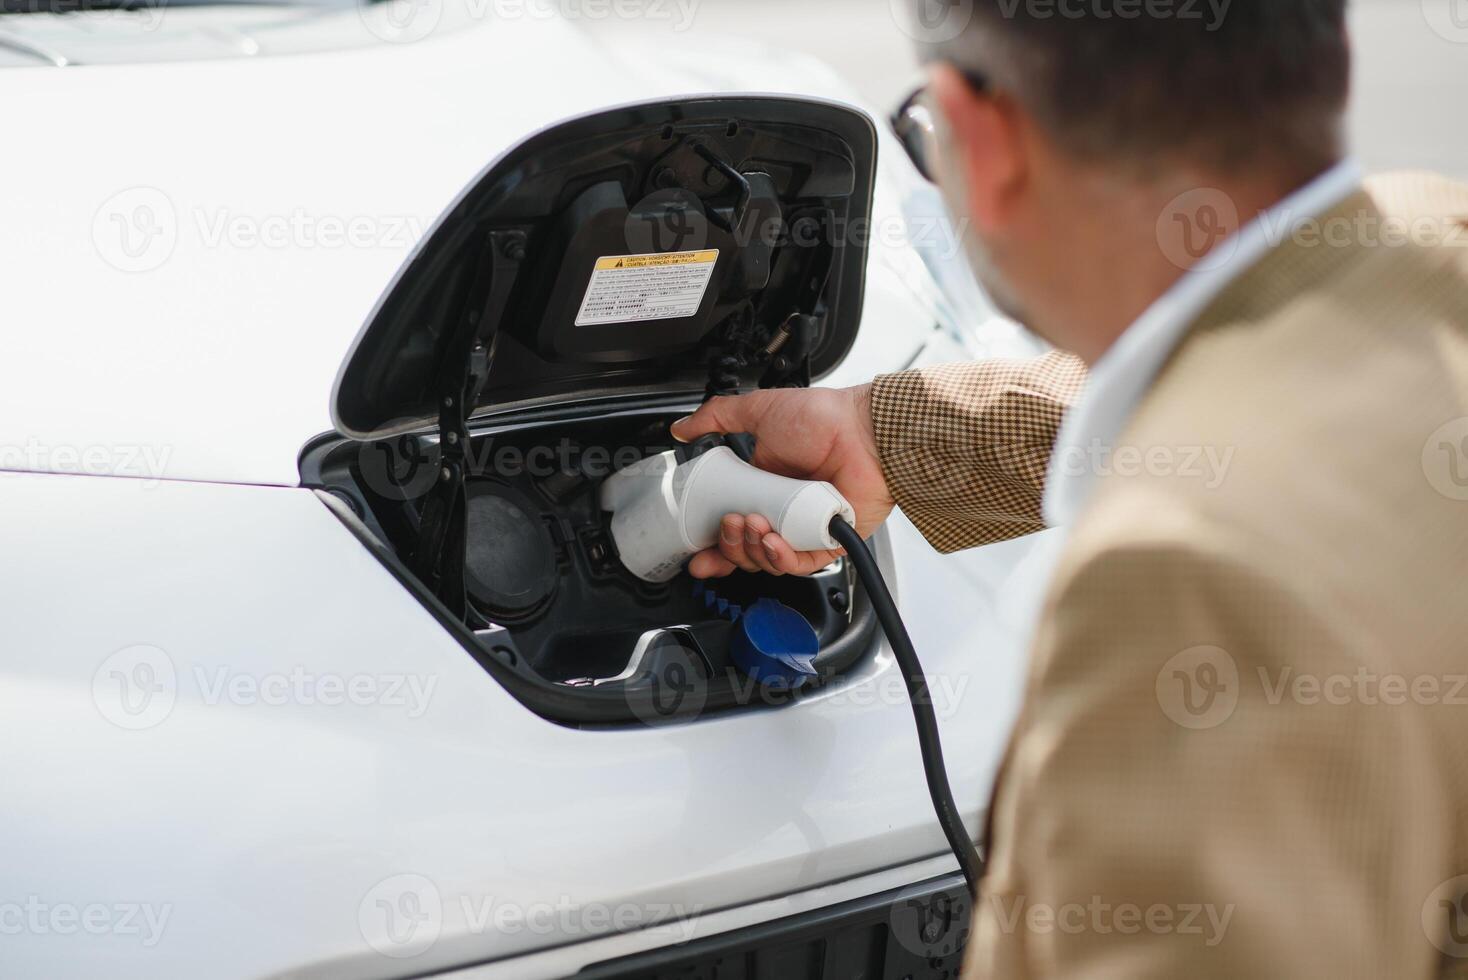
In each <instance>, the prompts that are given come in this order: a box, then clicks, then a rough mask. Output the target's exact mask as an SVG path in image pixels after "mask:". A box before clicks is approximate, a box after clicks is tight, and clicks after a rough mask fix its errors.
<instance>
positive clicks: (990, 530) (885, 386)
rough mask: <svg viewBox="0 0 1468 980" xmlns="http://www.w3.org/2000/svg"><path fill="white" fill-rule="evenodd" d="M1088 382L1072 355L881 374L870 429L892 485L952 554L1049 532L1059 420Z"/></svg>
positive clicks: (927, 533) (914, 517)
mask: <svg viewBox="0 0 1468 980" xmlns="http://www.w3.org/2000/svg"><path fill="white" fill-rule="evenodd" d="M1085 381H1086V367H1085V364H1084V363H1082V362H1081V360H1080V359H1079V358H1077V357H1075V356H1074V355H1071V354H1062V353H1059V352H1052V353H1050V354H1046V355H1045V356H1043V357H1039V358H1035V359H1034V360H1026V361H1013V360H1010V361H1006V360H993V361H975V362H972V363H965V364H945V365H940V366H938V367H929V368H920V369H917V370H912V371H903V372H900V373H898V374H888V375H883V376H881V377H879V378H877V379H876V381H874V382H873V383H872V424H873V427H874V429H875V430H876V436H877V449H878V454H879V456H880V457H881V463H882V470H883V472H884V473H885V475H886V477H887V485H888V487H889V488H890V489H891V491H892V495H893V496H894V497H895V498H896V500H897V504H898V506H899V507H901V508H902V511H903V513H905V514H906V515H907V517H908V519H909V520H911V521H912V523H913V524H914V525H915V526H916V527H917V529H918V530H919V531H921V532H922V534H923V536H924V537H925V538H927V539H928V542H929V543H930V544H932V546H933V547H934V548H936V549H938V550H939V551H941V552H943V553H944V554H949V553H951V552H955V551H962V550H963V549H965V548H975V547H978V546H979V545H984V544H993V543H994V542H996V541H1005V540H1008V539H1010V538H1017V537H1021V536H1023V535H1026V534H1033V533H1034V532H1036V531H1041V530H1044V528H1045V523H1044V520H1043V519H1042V517H1041V513H1040V500H1041V497H1042V495H1043V492H1044V487H1045V471H1046V468H1047V467H1048V465H1049V462H1050V453H1051V450H1052V449H1053V447H1054V445H1055V436H1056V433H1057V432H1058V431H1059V430H1060V422H1061V419H1062V418H1063V417H1064V416H1065V412H1066V410H1067V409H1068V408H1070V406H1071V404H1072V403H1073V402H1074V401H1075V399H1076V397H1077V396H1078V395H1079V394H1080V390H1081V388H1082V387H1083V386H1084V384H1085Z"/></svg>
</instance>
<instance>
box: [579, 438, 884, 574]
mask: <svg viewBox="0 0 1468 980" xmlns="http://www.w3.org/2000/svg"><path fill="white" fill-rule="evenodd" d="M601 508H602V510H606V511H610V512H611V513H612V540H613V541H615V542H616V545H617V552H618V554H619V555H620V556H621V558H622V563H623V564H625V565H626V566H627V568H628V569H629V570H630V571H631V572H632V574H634V575H636V576H637V577H638V578H640V579H643V580H644V581H647V582H666V581H668V580H669V579H671V578H673V577H674V576H675V575H677V574H678V572H679V571H680V570H681V569H682V567H683V563H684V562H686V561H687V560H688V559H689V558H691V557H693V556H694V555H696V554H697V553H698V552H700V551H703V550H704V549H705V548H711V547H713V545H714V544H715V543H716V542H717V541H718V540H719V522H720V521H721V520H722V519H723V518H724V515H726V514H760V515H762V516H764V517H765V518H766V519H768V520H769V522H770V524H771V526H772V527H773V528H774V530H775V533H777V534H779V535H780V536H781V537H782V538H784V539H785V540H786V541H788V542H790V547H792V548H794V549H795V550H796V551H819V550H823V549H830V548H836V547H839V546H838V545H837V543H836V541H835V539H834V538H832V537H831V532H830V526H831V520H832V518H836V517H840V518H843V519H844V520H845V521H846V522H847V523H855V521H856V512H855V511H854V510H853V509H852V507H851V504H849V503H847V502H846V498H845V497H843V496H841V494H840V493H838V492H837V490H836V488H835V487H833V486H831V484H829V483H814V482H810V481H807V480H792V479H790V478H789V477H784V476H776V475H775V474H773V473H766V472H765V471H764V470H761V469H758V468H757V467H754V466H751V465H750V464H749V463H746V462H745V461H744V460H742V459H740V458H739V457H738V456H737V455H735V453H734V451H733V450H732V449H730V448H729V447H728V446H717V447H715V448H713V449H710V450H708V451H707V452H705V453H703V454H702V455H699V456H695V457H694V458H692V459H690V460H688V461H687V462H686V463H681V464H680V463H679V462H678V454H677V452H676V451H670V452H666V453H662V454H660V455H658V456H652V457H649V458H648V459H645V460H642V461H641V462H639V463H634V464H633V465H631V466H629V467H627V468H626V469H623V470H619V471H618V472H617V473H615V474H613V475H612V476H611V477H609V478H608V479H607V480H606V482H605V483H603V484H602V486H601Z"/></svg>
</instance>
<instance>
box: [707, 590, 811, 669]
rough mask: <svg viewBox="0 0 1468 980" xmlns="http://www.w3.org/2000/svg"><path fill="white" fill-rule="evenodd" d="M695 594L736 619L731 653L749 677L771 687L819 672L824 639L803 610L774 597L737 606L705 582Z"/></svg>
mask: <svg viewBox="0 0 1468 980" xmlns="http://www.w3.org/2000/svg"><path fill="white" fill-rule="evenodd" d="M694 594H695V595H699V596H702V597H703V601H704V605H706V606H708V607H709V609H711V610H717V611H718V613H719V615H721V616H723V617H725V618H726V619H730V620H733V622H734V629H733V630H731V631H730V634H729V656H730V657H731V658H732V659H733V661H734V663H735V664H736V665H737V666H738V667H739V669H740V670H742V671H744V672H745V673H746V674H748V675H749V676H750V677H752V678H754V679H755V680H756V681H759V682H760V683H761V684H768V685H770V686H771V687H793V686H794V685H796V684H799V683H800V682H802V681H804V680H806V679H807V678H810V677H815V676H816V674H817V671H816V667H815V658H816V654H817V653H819V652H820V648H821V640H820V637H819V636H817V635H816V631H815V630H814V629H813V628H812V627H811V625H810V623H809V622H807V621H806V618H805V617H804V616H802V615H801V614H800V613H798V612H796V611H795V610H794V609H791V608H790V607H789V606H787V605H785V604H784V603H783V602H779V601H777V600H775V599H756V600H755V601H754V603H753V604H751V605H749V606H748V607H741V606H736V605H734V604H732V603H730V602H728V601H726V600H724V599H720V598H719V597H718V596H717V595H715V594H714V593H713V592H712V591H711V590H709V589H707V588H705V587H704V586H703V585H702V583H700V584H698V585H696V586H694Z"/></svg>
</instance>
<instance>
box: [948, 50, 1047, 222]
mask: <svg viewBox="0 0 1468 980" xmlns="http://www.w3.org/2000/svg"><path fill="white" fill-rule="evenodd" d="M929 90H930V91H931V92H932V94H933V98H934V100H935V101H936V103H937V107H938V111H939V112H940V113H942V115H943V119H942V121H941V123H940V125H942V126H943V127H944V128H945V129H946V130H947V138H948V139H949V140H950V141H951V145H950V146H949V147H948V148H947V150H946V152H944V153H943V160H942V166H944V167H945V168H951V167H956V168H958V170H959V172H958V173H955V174H945V175H944V176H943V178H942V179H944V180H957V181H959V182H960V183H961V185H962V191H963V195H964V199H965V200H966V201H967V204H968V210H969V214H968V215H967V217H968V218H969V220H971V221H973V222H974V223H975V225H976V226H977V227H978V229H979V230H980V231H982V232H984V233H985V234H989V235H992V234H994V233H995V232H996V231H999V230H1001V229H1002V228H1003V227H1004V226H1005V225H1006V224H1008V223H1009V221H1010V220H1011V216H1012V212H1013V209H1014V205H1015V203H1016V201H1017V198H1018V195H1019V192H1020V191H1021V190H1022V188H1023V186H1024V182H1025V178H1026V175H1027V161H1026V159H1025V147H1024V143H1023V139H1022V136H1021V134H1020V132H1019V127H1018V125H1017V121H1016V120H1015V119H1014V117H1013V115H1012V114H1011V112H1010V111H1009V109H1010V107H1009V106H1007V105H1006V104H1005V103H1004V102H1003V101H1002V100H1000V99H996V98H995V97H994V96H993V95H992V94H990V93H987V92H980V91H978V90H977V89H975V88H974V87H973V86H972V85H971V84H969V82H968V81H967V80H966V79H965V78H964V77H963V75H962V74H961V73H960V72H959V71H958V70H957V69H956V68H954V67H953V66H952V65H948V64H938V65H934V66H933V68H932V69H931V72H930V75H929Z"/></svg>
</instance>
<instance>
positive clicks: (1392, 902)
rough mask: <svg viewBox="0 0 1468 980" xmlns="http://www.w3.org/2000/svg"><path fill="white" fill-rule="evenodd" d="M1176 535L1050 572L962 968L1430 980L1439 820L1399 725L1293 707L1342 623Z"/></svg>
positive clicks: (1418, 724) (1437, 798)
mask: <svg viewBox="0 0 1468 980" xmlns="http://www.w3.org/2000/svg"><path fill="white" fill-rule="evenodd" d="M1166 510H1167V508H1166V506H1165V505H1162V504H1159V506H1158V507H1157V511H1158V512H1161V513H1163V514H1164V515H1165V514H1166ZM1168 521H1170V518H1168V517H1166V516H1164V517H1163V518H1162V521H1161V522H1162V523H1164V524H1166V523H1168ZM1195 536H1202V537H1205V538H1206V537H1208V535H1207V532H1206V531H1202V530H1200V529H1198V528H1197V527H1187V528H1183V529H1182V533H1177V534H1172V533H1170V532H1168V531H1162V532H1159V533H1157V534H1151V535H1148V534H1142V535H1140V536H1139V540H1136V541H1134V542H1133V543H1131V544H1127V545H1122V544H1116V545H1110V546H1107V547H1105V548H1104V549H1102V550H1097V551H1094V552H1090V553H1089V554H1087V556H1086V557H1085V558H1084V560H1081V561H1079V562H1072V563H1070V567H1069V568H1068V569H1064V570H1062V571H1061V573H1060V575H1059V581H1058V582H1057V588H1056V591H1055V593H1053V594H1052V598H1051V600H1050V602H1049V604H1048V611H1047V614H1046V616H1045V617H1044V621H1043V625H1042V627H1041V629H1040V634H1039V636H1038V637H1037V638H1036V640H1037V642H1036V645H1035V648H1034V652H1033V654H1032V664H1031V672H1030V678H1029V685H1028V691H1027V697H1026V706H1025V709H1024V713H1023V715H1022V717H1021V720H1020V722H1019V726H1018V732H1017V734H1016V737H1015V741H1014V743H1013V746H1012V749H1011V752H1010V755H1009V758H1008V761H1007V763H1006V766H1005V777H1004V779H1003V781H1002V783H1001V787H1000V790H999V795H998V797H997V799H996V802H995V804H994V808H995V809H994V823H993V840H992V842H991V861H990V866H989V875H988V877H987V878H986V880H985V882H984V886H983V890H982V895H981V899H980V902H979V906H978V909H977V910H976V911H977V915H976V918H975V926H976V931H975V934H974V935H973V936H972V938H971V942H970V947H969V961H968V969H967V972H966V973H965V977H966V978H968V980H1029V978H1038V977H1086V978H1088V980H1174V978H1182V977H1187V978H1190V980H1233V978H1243V977H1331V978H1336V980H1346V978H1350V980H1377V978H1385V977H1432V976H1437V975H1438V974H1437V973H1436V972H1435V967H1436V964H1437V963H1438V961H1439V959H1440V957H1441V954H1440V953H1439V951H1438V949H1437V948H1434V946H1433V944H1432V942H1430V941H1429V939H1430V935H1429V933H1427V932H1425V931H1424V926H1423V924H1422V922H1421V921H1419V920H1420V919H1421V917H1422V916H1423V915H1425V914H1441V913H1440V912H1439V911H1438V908H1437V906H1436V905H1435V904H1433V903H1434V902H1435V901H1436V900H1437V898H1438V897H1440V896H1438V894H1437V893H1435V892H1434V888H1435V886H1437V885H1438V883H1439V882H1441V881H1443V879H1444V878H1447V877H1449V875H1448V874H1447V873H1445V872H1444V871H1443V870H1442V869H1444V868H1450V867H1451V866H1452V850H1451V834H1452V821H1453V810H1452V807H1451V805H1450V804H1449V802H1448V801H1447V800H1446V799H1445V797H1444V793H1443V792H1442V789H1441V777H1440V775H1439V774H1437V773H1436V772H1435V771H1434V766H1435V765H1436V761H1435V760H1436V757H1437V752H1438V749H1437V747H1436V746H1435V745H1434V740H1433V739H1432V737H1431V735H1430V733H1429V731H1428V730H1427V728H1426V726H1425V725H1423V724H1422V717H1421V715H1420V714H1419V713H1418V712H1415V711H1413V710H1412V709H1411V708H1404V707H1395V708H1394V707H1390V706H1387V705H1385V704H1384V703H1374V704H1367V703H1364V702H1363V701H1362V699H1360V698H1345V697H1338V695H1339V694H1340V693H1341V692H1340V691H1337V690H1334V689H1333V688H1332V687H1331V685H1330V684H1329V682H1327V684H1326V687H1325V689H1324V690H1321V691H1316V690H1314V689H1307V690H1306V696H1296V690H1295V688H1293V687H1292V686H1291V683H1292V681H1293V680H1294V679H1295V678H1296V677H1299V676H1304V677H1306V678H1318V677H1330V676H1332V675H1331V673H1330V672H1332V671H1340V670H1343V669H1344V668H1342V667H1341V665H1340V662H1339V660H1337V659H1336V655H1337V652H1338V651H1339V650H1341V649H1342V648H1344V647H1345V646H1346V640H1345V639H1344V638H1343V637H1342V635H1341V634H1342V633H1343V632H1349V631H1350V630H1351V628H1352V626H1351V624H1350V623H1348V622H1332V621H1330V620H1329V619H1328V618H1323V617H1320V616H1317V615H1316V614H1315V612H1314V611H1313V610H1311V609H1309V608H1307V606H1306V604H1304V603H1302V602H1301V601H1300V600H1299V599H1298V597H1297V595H1296V594H1295V592H1294V587H1295V586H1296V585H1297V583H1292V582H1279V581H1270V580H1269V579H1268V578H1267V577H1263V576H1261V575H1260V574H1259V572H1258V571H1257V570H1255V569H1252V568H1250V567H1247V563H1246V562H1240V561H1236V560H1234V559H1233V558H1231V557H1228V556H1221V555H1220V554H1219V551H1220V550H1221V549H1218V548H1214V547H1211V544H1212V542H1211V541H1210V546H1209V547H1204V548H1199V547H1197V546H1195V545H1193V544H1191V543H1189V542H1187V541H1186V540H1185V539H1187V538H1191V537H1195ZM1082 550H1089V549H1086V548H1085V547H1084V545H1083V547H1082ZM1341 683H1342V684H1344V683H1345V681H1344V680H1343V681H1342V682H1341ZM1336 702H1341V703H1336ZM1460 710H1461V709H1460ZM1449 897H1451V896H1449ZM1424 903H1426V904H1427V911H1426V912H1424ZM1454 975H1456V974H1454Z"/></svg>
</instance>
